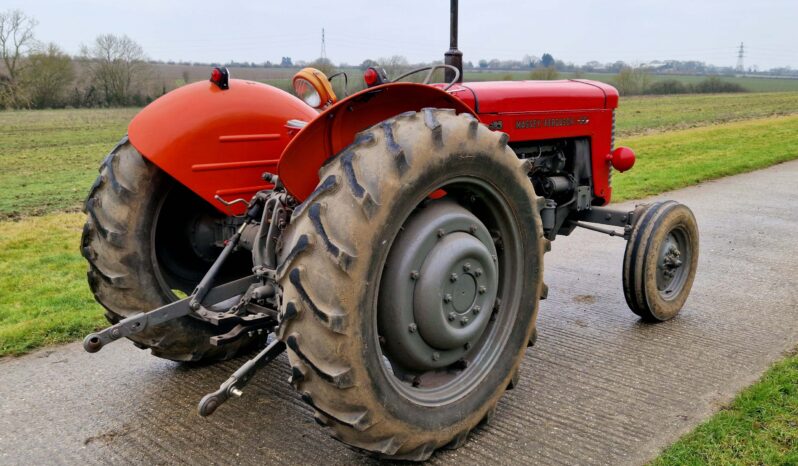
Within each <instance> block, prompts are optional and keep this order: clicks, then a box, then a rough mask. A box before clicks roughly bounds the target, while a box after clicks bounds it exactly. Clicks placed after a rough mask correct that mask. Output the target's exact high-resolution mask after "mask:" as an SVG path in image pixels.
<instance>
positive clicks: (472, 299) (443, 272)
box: [278, 109, 548, 460]
mask: <svg viewBox="0 0 798 466" xmlns="http://www.w3.org/2000/svg"><path fill="white" fill-rule="evenodd" d="M527 168H528V167H526V166H525V164H524V162H522V161H520V160H519V159H518V158H517V156H516V155H515V154H514V153H513V151H512V150H511V149H510V148H509V147H508V146H507V137H506V135H504V134H502V133H494V132H491V131H490V130H489V129H487V128H486V127H485V126H483V125H480V124H479V123H478V122H477V120H476V119H474V118H473V117H472V116H471V115H468V114H462V115H459V116H457V115H455V114H454V111H451V110H435V109H425V110H423V111H422V112H420V113H416V112H408V113H405V114H402V115H399V116H397V117H395V118H394V119H391V120H387V121H384V122H382V123H380V124H378V125H376V126H374V127H372V128H370V129H368V130H366V131H364V132H362V133H360V134H359V135H358V136H357V138H356V141H355V142H354V143H353V144H352V145H351V146H349V147H348V148H347V149H345V150H344V151H343V152H342V153H341V154H339V155H338V156H336V157H335V158H334V159H332V160H331V161H330V162H329V163H327V164H326V165H325V166H324V167H323V168H322V169H321V170H320V177H321V180H322V181H321V183H320V184H319V185H318V187H317V188H316V190H315V191H314V192H313V193H312V194H311V195H310V196H309V197H308V198H307V199H306V200H305V202H304V203H303V204H302V205H300V206H299V207H298V208H297V209H296V210H295V211H294V214H293V218H292V222H291V224H290V226H289V228H288V229H287V230H286V232H285V234H284V236H283V244H282V249H281V251H280V258H281V265H280V267H279V269H278V279H279V281H280V284H281V286H282V288H283V306H282V309H281V319H282V325H281V327H280V335H279V336H280V338H281V339H282V340H283V341H285V342H286V344H287V346H288V357H289V361H290V363H291V366H292V376H291V382H292V384H293V385H294V386H295V387H296V388H297V390H298V391H299V392H300V394H301V396H302V399H303V400H304V401H306V402H307V403H309V404H310V405H311V406H312V407H313V408H314V409H315V412H316V420H317V421H318V422H319V423H321V424H322V425H326V426H328V427H329V428H330V429H331V430H332V433H333V435H334V436H335V437H336V438H338V439H340V440H341V441H343V442H345V443H347V444H349V445H350V446H353V447H354V448H356V449H361V450H366V451H369V452H372V453H374V454H377V455H378V456H380V457H385V458H391V459H406V460H424V459H426V458H428V457H429V456H430V455H431V454H432V453H433V452H434V451H435V450H436V449H438V448H441V447H444V446H449V447H457V446H459V445H461V444H462V443H463V442H464V441H465V439H466V437H467V435H468V433H469V432H470V431H471V430H472V429H473V428H474V427H476V426H477V425H478V424H479V423H480V421H482V420H485V419H487V418H489V417H490V415H491V413H492V412H493V410H494V408H495V406H496V403H497V402H498V400H499V398H500V397H501V396H502V394H503V393H504V391H505V389H506V388H507V387H508V385H512V384H514V382H515V380H517V371H518V367H519V364H520V363H521V359H522V358H523V355H524V352H525V350H526V348H527V345H528V342H529V341H530V337H531V335H532V334H533V331H534V329H535V318H536V316H537V309H538V302H539V298H540V296H541V295H542V294H543V293H544V291H543V290H544V285H543V281H542V274H543V261H542V259H543V253H544V250H545V249H546V248H547V247H548V241H547V240H545V239H544V237H543V230H542V227H541V222H540V215H539V207H540V206H539V202H538V199H537V197H536V196H535V193H534V190H533V188H532V184H531V183H530V181H529V179H528V178H527V176H526V173H527V171H528V169H527ZM441 196H443V197H441ZM416 266H418V267H416ZM441 298H442V299H441ZM414 300H415V301H414ZM420 308H423V309H420ZM414 320H415V321H414Z"/></svg>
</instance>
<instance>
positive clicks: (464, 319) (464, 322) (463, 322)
mask: <svg viewBox="0 0 798 466" xmlns="http://www.w3.org/2000/svg"><path fill="white" fill-rule="evenodd" d="M460 323H461V324H463V325H468V317H463V318H462V319H460Z"/></svg>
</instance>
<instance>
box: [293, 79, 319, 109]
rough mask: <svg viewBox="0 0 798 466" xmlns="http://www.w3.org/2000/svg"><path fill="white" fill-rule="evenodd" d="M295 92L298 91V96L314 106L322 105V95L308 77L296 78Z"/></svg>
mask: <svg viewBox="0 0 798 466" xmlns="http://www.w3.org/2000/svg"><path fill="white" fill-rule="evenodd" d="M294 92H296V96H297V97H299V98H300V99H302V100H304V101H305V103H306V104H308V105H310V106H311V107H313V108H317V107H318V106H319V105H321V96H320V95H319V93H318V92H317V91H316V89H315V88H314V87H313V84H311V83H310V81H308V80H307V79H302V78H297V79H294Z"/></svg>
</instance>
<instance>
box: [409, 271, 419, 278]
mask: <svg viewBox="0 0 798 466" xmlns="http://www.w3.org/2000/svg"><path fill="white" fill-rule="evenodd" d="M418 277H419V274H418V270H414V271H412V272H410V279H411V280H418Z"/></svg>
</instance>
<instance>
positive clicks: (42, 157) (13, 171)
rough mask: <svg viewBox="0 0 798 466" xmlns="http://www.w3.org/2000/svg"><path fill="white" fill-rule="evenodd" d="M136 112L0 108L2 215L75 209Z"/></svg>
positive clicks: (23, 214)
mask: <svg viewBox="0 0 798 466" xmlns="http://www.w3.org/2000/svg"><path fill="white" fill-rule="evenodd" d="M137 111H138V110H137V109H103V110H94V109H80V110H36V111H13V112H11V111H7V112H0V186H2V187H3V189H2V193H0V220H2V219H7V218H16V217H19V216H30V215H40V214H44V213H48V212H60V211H70V210H76V209H77V208H78V207H79V205H80V201H81V200H82V199H83V198H84V197H85V196H86V193H87V192H88V189H89V186H91V182H92V181H93V180H94V178H95V177H96V176H97V167H98V165H99V163H100V161H101V160H102V158H103V157H104V155H105V154H106V153H107V152H108V151H109V150H111V148H112V147H113V146H114V144H115V143H116V141H118V140H119V139H120V138H121V137H122V136H124V135H125V132H126V128H127V124H128V122H129V121H130V119H131V118H133V116H134V115H135V114H136V112H137Z"/></svg>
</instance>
